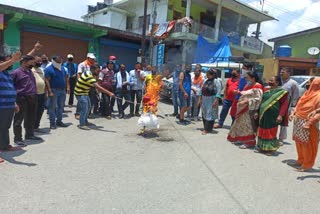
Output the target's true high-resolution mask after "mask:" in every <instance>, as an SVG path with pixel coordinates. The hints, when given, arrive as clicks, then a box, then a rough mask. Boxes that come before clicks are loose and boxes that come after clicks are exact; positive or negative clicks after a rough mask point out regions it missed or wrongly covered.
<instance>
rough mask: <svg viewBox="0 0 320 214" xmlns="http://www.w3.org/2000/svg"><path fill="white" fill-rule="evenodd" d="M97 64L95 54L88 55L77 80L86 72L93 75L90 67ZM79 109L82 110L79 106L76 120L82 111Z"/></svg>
mask: <svg viewBox="0 0 320 214" xmlns="http://www.w3.org/2000/svg"><path fill="white" fill-rule="evenodd" d="M95 63H96V56H95V55H94V54H93V53H88V54H87V59H86V60H85V61H83V62H81V63H80V64H79V66H78V71H77V79H79V78H80V76H81V74H82V73H84V72H89V73H91V71H90V67H91V66H93V65H94V64H95ZM79 108H80V106H79V105H77V110H76V113H75V117H76V119H79V118H80V113H79V112H80V109H79Z"/></svg>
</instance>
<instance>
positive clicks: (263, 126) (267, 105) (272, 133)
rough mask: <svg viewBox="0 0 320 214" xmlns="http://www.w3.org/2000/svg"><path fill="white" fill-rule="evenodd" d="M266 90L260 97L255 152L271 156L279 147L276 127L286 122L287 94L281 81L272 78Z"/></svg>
mask: <svg viewBox="0 0 320 214" xmlns="http://www.w3.org/2000/svg"><path fill="white" fill-rule="evenodd" d="M268 84H269V89H267V90H266V91H265V92H264V94H263V96H262V103H261V106H260V110H259V128H258V143H257V146H256V148H257V150H258V151H259V152H263V153H267V154H272V152H275V151H277V150H278V148H279V147H280V144H279V141H278V139H277V132H278V126H279V125H282V124H285V123H286V121H287V120H288V115H287V110H288V103H289V102H288V101H289V100H288V92H287V91H285V90H284V89H282V88H281V87H280V86H281V79H280V77H278V76H275V77H272V78H271V79H270V80H269V82H268Z"/></svg>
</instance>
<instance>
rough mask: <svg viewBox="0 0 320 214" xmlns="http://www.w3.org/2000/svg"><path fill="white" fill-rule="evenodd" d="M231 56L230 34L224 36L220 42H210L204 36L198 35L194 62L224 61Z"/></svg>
mask: <svg viewBox="0 0 320 214" xmlns="http://www.w3.org/2000/svg"><path fill="white" fill-rule="evenodd" d="M231 56H232V54H231V50H230V45H229V38H228V36H224V37H223V38H222V40H221V41H220V42H217V43H210V42H208V41H207V40H206V39H205V38H203V36H201V35H198V40H197V48H196V54H195V57H194V63H215V62H224V61H228V58H229V57H231Z"/></svg>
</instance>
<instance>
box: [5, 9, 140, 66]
mask: <svg viewBox="0 0 320 214" xmlns="http://www.w3.org/2000/svg"><path fill="white" fill-rule="evenodd" d="M0 14H4V30H0V48H1V50H0V51H1V52H5V53H7V54H8V53H9V54H10V53H12V52H14V51H17V50H21V51H22V53H24V54H26V53H27V51H29V50H30V49H32V47H33V45H34V44H35V43H36V42H37V41H40V42H41V44H42V45H43V46H44V48H43V50H42V53H45V54H47V55H48V56H49V57H51V56H52V55H55V54H59V55H61V56H63V57H66V56H67V54H68V53H73V54H74V55H75V61H76V62H81V61H83V60H84V59H85V58H86V54H87V52H93V53H95V54H96V56H97V58H98V61H99V63H101V64H102V63H105V62H106V61H107V60H108V56H109V55H116V56H117V57H118V59H119V62H125V63H127V65H128V68H129V69H130V68H133V66H134V64H135V62H136V60H137V56H138V52H139V48H140V40H141V35H138V34H135V33H132V32H126V31H122V30H119V29H114V28H108V27H105V26H100V25H96V24H90V23H87V22H82V21H76V20H72V19H67V18H63V17H58V16H53V15H48V14H45V13H40V12H36V11H31V10H26V9H23V8H17V7H12V6H8V5H2V4H0ZM42 53H41V54H42Z"/></svg>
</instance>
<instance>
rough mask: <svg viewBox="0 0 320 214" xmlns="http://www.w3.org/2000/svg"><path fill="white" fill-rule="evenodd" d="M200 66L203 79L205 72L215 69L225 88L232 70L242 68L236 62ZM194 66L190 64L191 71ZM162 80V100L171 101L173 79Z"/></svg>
mask: <svg viewBox="0 0 320 214" xmlns="http://www.w3.org/2000/svg"><path fill="white" fill-rule="evenodd" d="M200 65H201V66H202V75H203V77H204V78H206V72H207V71H208V70H209V69H210V68H214V69H216V70H217V71H218V78H220V79H221V81H222V84H223V86H225V84H226V82H227V81H228V79H229V78H230V77H231V72H232V70H233V69H239V70H240V69H241V68H242V63H237V62H216V63H200ZM195 66H196V63H195V64H192V69H194V68H195ZM162 80H163V83H164V86H163V87H162V89H161V92H160V95H161V96H162V97H164V98H169V99H171V90H172V87H173V79H172V78H170V79H167V78H163V79H162ZM223 94H224V88H223V90H222V91H221V95H222V96H223Z"/></svg>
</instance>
